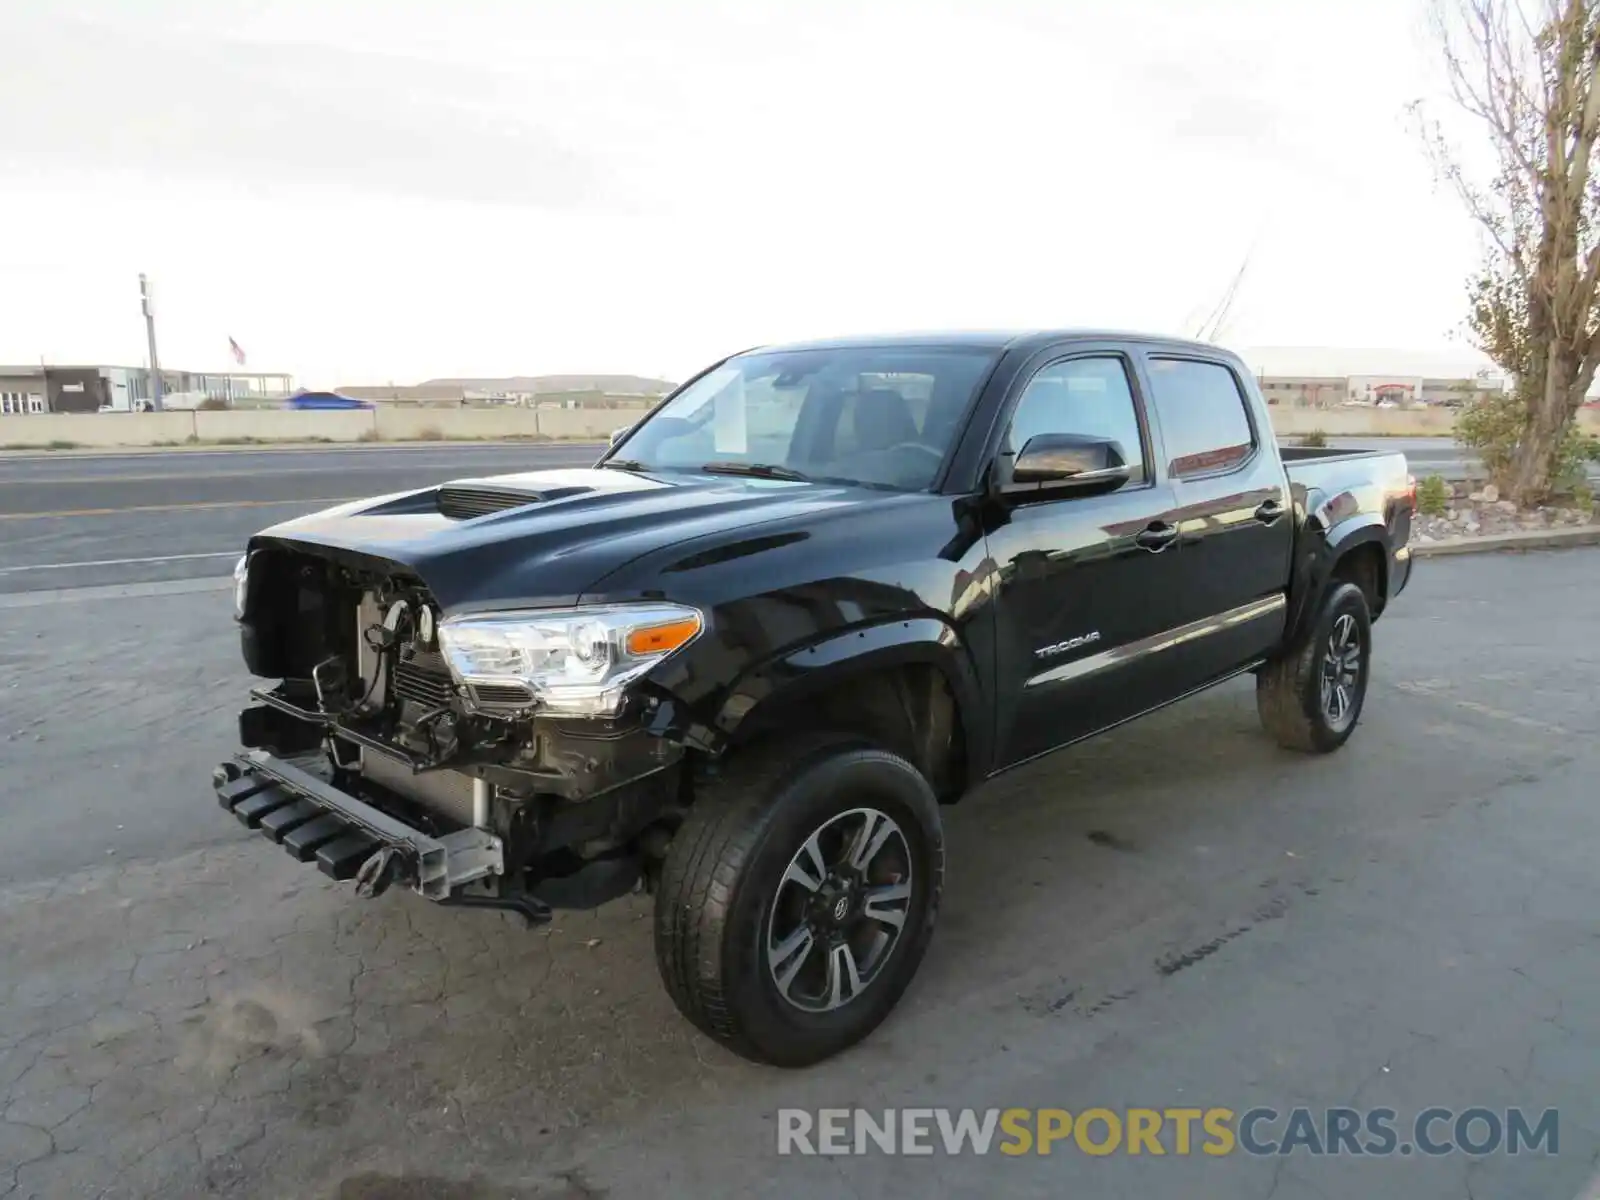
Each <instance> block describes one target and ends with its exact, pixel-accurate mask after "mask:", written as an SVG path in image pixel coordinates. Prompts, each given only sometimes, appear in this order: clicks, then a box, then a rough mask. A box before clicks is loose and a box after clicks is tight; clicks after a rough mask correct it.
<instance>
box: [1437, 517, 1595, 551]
mask: <svg viewBox="0 0 1600 1200" xmlns="http://www.w3.org/2000/svg"><path fill="white" fill-rule="evenodd" d="M1597 544H1600V525H1574V526H1572V527H1570V528H1568V529H1525V530H1520V531H1518V532H1516V533H1497V534H1493V535H1491V536H1489V537H1459V538H1447V539H1446V540H1444V541H1442V542H1413V543H1412V545H1411V555H1412V557H1413V558H1437V557H1440V556H1443V555H1447V554H1487V553H1489V552H1490V551H1494V550H1559V549H1562V548H1564V547H1567V546H1593V545H1597Z"/></svg>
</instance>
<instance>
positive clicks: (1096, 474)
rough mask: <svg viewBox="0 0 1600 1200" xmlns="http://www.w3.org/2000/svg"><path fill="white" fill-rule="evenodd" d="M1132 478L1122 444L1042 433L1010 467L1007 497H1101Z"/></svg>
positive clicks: (1091, 438)
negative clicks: (1035, 495) (1099, 495)
mask: <svg viewBox="0 0 1600 1200" xmlns="http://www.w3.org/2000/svg"><path fill="white" fill-rule="evenodd" d="M1132 478H1133V470H1132V468H1130V467H1129V466H1128V459H1127V455H1126V453H1125V452H1124V451H1123V449H1122V443H1121V442H1118V441H1115V440H1113V439H1112V438H1102V437H1088V436H1085V435H1083V434H1077V433H1041V434H1037V435H1035V436H1034V437H1031V438H1029V439H1028V441H1027V444H1026V445H1024V446H1023V447H1022V449H1021V450H1020V451H1018V452H1017V455H1016V458H1015V459H1014V460H1013V461H1012V464H1011V479H1010V481H1009V482H1007V483H1003V484H1002V485H1001V491H1002V493H1004V494H1005V495H1007V496H1013V497H1018V498H1024V497H1027V496H1029V495H1032V494H1040V495H1045V494H1048V495H1098V494H1100V493H1102V492H1114V491H1116V490H1117V489H1118V488H1119V487H1121V486H1122V485H1123V484H1125V483H1127V482H1128V480H1130V479H1132Z"/></svg>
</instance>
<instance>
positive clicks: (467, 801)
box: [361, 748, 472, 825]
mask: <svg viewBox="0 0 1600 1200" xmlns="http://www.w3.org/2000/svg"><path fill="white" fill-rule="evenodd" d="M361 773H362V774H363V775H365V776H366V777H367V778H368V779H370V780H372V781H373V782H374V783H378V784H382V785H383V786H384V787H386V788H388V789H389V790H390V791H391V792H394V793H396V794H397V795H400V796H404V797H405V798H406V799H407V800H411V801H414V802H415V803H417V804H420V805H422V807H423V808H426V809H428V810H429V811H430V812H435V813H438V814H439V815H440V816H443V817H448V818H449V819H450V820H452V821H455V822H458V823H459V824H462V825H471V824H472V776H470V775H463V774H462V773H461V772H460V771H426V772H424V773H423V774H421V775H413V774H412V773H411V768H410V767H408V766H406V765H405V763H403V762H400V761H399V760H398V759H394V758H390V757H389V756H388V755H387V754H380V753H378V752H377V751H375V750H368V749H365V748H363V749H362V751H361Z"/></svg>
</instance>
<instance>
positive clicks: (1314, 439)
mask: <svg viewBox="0 0 1600 1200" xmlns="http://www.w3.org/2000/svg"><path fill="white" fill-rule="evenodd" d="M1300 444H1301V445H1302V446H1305V447H1308V448H1309V449H1312V450H1321V449H1323V448H1324V447H1325V446H1327V444H1328V435H1327V434H1325V433H1323V432H1322V430H1320V429H1313V430H1312V431H1311V432H1310V433H1308V434H1306V435H1305V436H1304V437H1302V438H1301V439H1300Z"/></svg>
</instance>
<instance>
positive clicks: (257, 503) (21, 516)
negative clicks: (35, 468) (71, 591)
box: [0, 496, 361, 521]
mask: <svg viewBox="0 0 1600 1200" xmlns="http://www.w3.org/2000/svg"><path fill="white" fill-rule="evenodd" d="M360 499H361V497H360V496H335V497H333V498H332V499H322V500H301V499H298V498H297V499H290V500H199V501H192V502H190V503H187V504H134V505H130V506H129V507H127V508H60V509H56V510H54V511H53V512H36V513H0V521H38V520H42V519H43V518H45V517H117V516H121V515H122V514H123V513H142V512H183V511H186V510H188V509H195V508H268V507H271V506H272V505H274V504H321V505H328V504H348V503H349V502H350V501H352V500H360Z"/></svg>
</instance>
